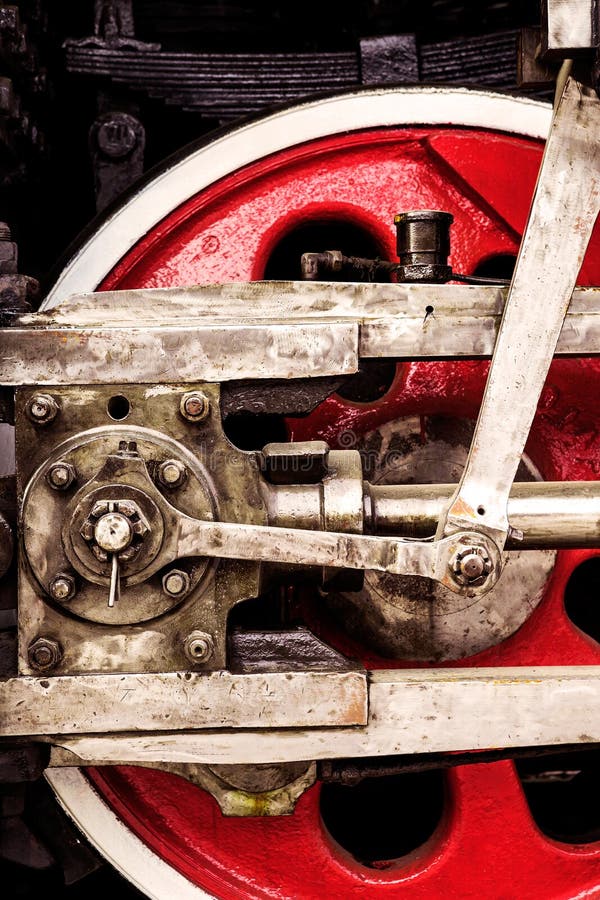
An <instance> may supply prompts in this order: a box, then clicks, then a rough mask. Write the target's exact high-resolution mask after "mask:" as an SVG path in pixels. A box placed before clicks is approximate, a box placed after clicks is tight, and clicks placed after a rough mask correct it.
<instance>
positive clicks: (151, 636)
mask: <svg viewBox="0 0 600 900" xmlns="http://www.w3.org/2000/svg"><path fill="white" fill-rule="evenodd" d="M196 390H197V391H200V392H201V393H204V394H205V395H206V396H207V397H208V398H209V399H210V413H209V415H208V417H207V419H206V420H205V422H204V423H203V426H202V436H203V437H202V439H203V441H205V444H204V449H203V450H202V451H201V452H199V448H198V443H197V439H198V426H197V425H196V424H195V423H190V422H188V421H187V420H186V419H184V418H183V417H182V416H181V414H180V410H179V404H180V399H181V395H182V387H181V385H173V386H171V387H168V388H167V387H164V386H163V387H161V388H160V390H157V389H156V388H155V387H147V388H146V387H143V386H139V385H132V384H127V385H123V386H121V387H120V388H119V391H120V394H122V395H123V396H125V397H126V398H128V400H129V402H130V404H131V410H130V413H129V415H128V418H127V425H120V424H115V422H114V421H113V420H112V419H111V417H110V414H109V413H108V411H107V407H108V400H109V399H110V398H111V396H113V395H114V392H115V388H86V389H85V390H77V389H76V390H73V389H64V390H62V389H57V390H56V392H55V395H56V397H57V399H58V400H59V402H60V406H61V416H60V418H59V419H58V420H57V425H56V427H53V428H51V429H37V428H36V427H35V426H34V425H33V423H31V422H30V421H29V419H28V418H27V416H26V414H25V408H26V406H27V403H28V402H29V399H30V397H31V395H32V393H33V392H32V391H31V390H29V391H28V390H25V391H23V392H21V391H19V392H18V399H17V407H18V413H17V418H18V436H17V444H18V448H17V457H18V462H17V467H18V478H19V493H20V496H21V497H23V516H24V521H26V522H27V527H26V529H25V532H26V536H25V553H26V559H27V561H28V562H26V560H25V559H24V560H23V565H22V569H21V574H20V579H19V592H20V602H19V610H20V613H19V615H20V624H19V629H20V634H21V647H27V646H28V644H29V643H31V641H32V640H34V639H35V637H37V635H38V634H39V633H43V634H52V635H56V634H58V635H60V638H61V643H62V644H63V648H64V656H63V659H62V660H61V662H60V664H59V665H58V667H57V672H59V673H60V674H66V673H73V672H84V671H88V672H89V671H125V672H127V671H129V672H135V671H173V670H177V669H184V668H187V667H188V666H189V661H188V659H187V657H186V655H185V652H184V646H183V636H184V635H187V634H189V633H190V632H192V631H193V630H195V629H199V628H200V629H201V630H202V631H205V632H207V633H208V634H210V635H211V638H212V641H213V644H214V652H213V653H212V655H211V657H210V660H209V661H207V662H206V663H205V666H206V667H207V668H209V669H219V668H223V667H224V666H225V664H226V623H227V617H228V614H229V611H230V609H231V607H232V606H233V605H234V604H235V603H237V602H239V601H241V600H243V599H246V598H249V597H254V596H257V595H258V593H259V590H260V565H259V564H257V563H254V562H235V561H232V562H231V563H229V562H225V561H222V562H220V563H219V565H218V566H216V564H215V562H214V561H213V560H209V559H207V558H206V557H202V556H200V557H199V556H196V555H193V554H192V555H186V557H185V559H181V560H179V559H178V558H177V554H175V555H173V554H171V553H170V551H169V542H171V543H172V540H173V536H174V534H175V532H176V520H177V515H178V514H182V515H183V516H184V518H185V517H189V516H195V515H201V516H202V517H205V518H207V519H209V520H210V519H211V518H212V517H213V516H215V515H216V514H217V511H218V512H219V514H220V515H223V516H224V517H226V518H229V519H230V520H237V519H239V518H240V515H242V516H243V517H244V518H245V519H246V521H247V522H249V523H252V522H254V523H257V524H259V523H265V524H266V522H267V514H266V509H265V506H264V501H263V499H262V496H261V493H260V490H259V481H260V480H261V479H260V473H259V470H258V465H257V463H256V460H255V456H254V454H247V453H243V452H241V451H238V450H236V449H235V448H234V447H232V445H231V444H230V443H229V442H228V441H227V439H226V438H225V437H224V435H223V432H222V426H221V419H220V416H219V408H218V387H217V386H215V385H206V386H205V385H202V386H198V387H197V388H196ZM149 422H150V423H156V425H158V426H159V427H160V429H161V431H160V432H159V431H153V430H151V429H148V428H147V427H144V426H146V425H147V423H149ZM82 428H84V429H85V428H87V430H84V431H82ZM167 434H169V435H171V436H170V437H167ZM134 443H135V444H136V449H135V450H134V449H131V445H132V444H134ZM121 446H124V449H120V447H121ZM168 460H178V461H179V462H181V463H182V464H183V465H184V466H185V469H186V471H187V477H186V478H185V480H184V482H183V484H182V485H181V486H180V487H179V488H178V489H177V490H176V491H169V492H168V498H166V497H165V496H164V494H163V493H162V492H161V491H159V490H158V488H157V486H156V484H155V483H154V480H153V478H152V477H151V472H152V474H154V473H155V472H156V469H157V467H158V466H160V464H161V463H164V462H166V461H168ZM59 461H60V462H67V463H69V464H70V465H73V466H74V467H75V468H76V469H77V472H78V490H77V491H76V492H66V493H65V492H62V491H56V490H52V489H51V488H50V487H49V485H48V483H47V481H46V477H45V476H46V472H47V471H48V469H49V468H50V467H51V466H52V465H54V464H55V463H57V462H59ZM207 465H210V466H211V469H210V471H209V469H208V468H207ZM164 493H165V494H166V493H167V492H166V491H165V492H164ZM110 503H114V504H115V509H113V510H109V509H108V508H106V509H105V508H104V506H103V505H102V504H110ZM96 504H100V507H99V508H98V509H97V511H98V512H99V515H98V516H96V517H95V519H94V520H93V521H89V522H88V521H87V520H88V519H90V516H91V512H92V510H93V509H94V507H95V506H96ZM117 504H118V505H119V508H118V509H117V508H116V505H117ZM123 504H125V506H124V507H123ZM133 504H136V505H137V509H138V513H137V516H134V518H137V521H133V519H131V522H130V525H131V528H132V531H133V532H134V541H138V538H139V535H136V534H135V529H136V528H137V527H138V525H139V524H140V522H141V516H143V518H144V519H145V520H146V522H147V523H148V526H149V531H148V532H147V533H146V534H145V535H144V537H143V540H139V542H138V547H139V549H138V550H137V552H136V553H135V554H134V555H133V556H132V557H131V558H127V557H128V556H129V554H130V550H131V547H132V546H133V542H132V544H130V545H129V547H125V549H124V550H122V551H120V553H121V555H124V556H125V558H123V559H120V560H119V569H120V570H121V571H120V572H119V575H120V578H119V581H120V586H121V592H120V593H121V598H120V600H119V602H116V603H115V604H114V606H113V607H111V608H108V607H107V596H108V593H109V586H110V583H111V575H112V566H111V563H112V554H111V551H110V550H108V551H107V550H102V548H101V547H100V546H99V545H98V546H97V553H98V554H99V555H101V553H100V551H102V553H105V554H106V556H107V557H111V559H109V558H107V559H106V560H104V559H99V558H98V556H97V555H96V554H94V553H93V552H92V547H91V544H90V543H88V542H87V540H86V538H90V537H91V539H92V541H93V542H94V543H97V542H95V541H94V536H95V532H96V525H97V524H98V522H99V521H100V519H101V518H102V516H103V515H106V514H108V513H119V514H123V509H125V513H127V514H129V513H131V514H132V515H133V514H134V513H135V506H133ZM122 507H123V508H122ZM140 512H141V516H140ZM49 521H52V522H55V523H56V525H57V527H58V529H59V532H60V540H58V541H57V540H56V539H55V532H53V531H51V530H49V529H48V522H49ZM86 522H87V525H86ZM84 526H85V527H84ZM82 528H83V529H84V535H82V534H81V530H82ZM88 531H89V532H90V533H89V534H88ZM163 540H164V542H165V543H164V547H162V543H163ZM165 553H166V555H164V554H165ZM161 554H163V555H161ZM176 559H177V563H176V568H177V569H179V570H180V571H181V572H183V573H184V574H185V578H186V579H189V590H185V591H183V592H181V593H178V594H177V595H171V594H169V593H167V592H165V591H164V590H163V583H162V581H163V575H165V574H166V571H167V569H169V570H170V569H172V568H173V564H174V562H175V560H176ZM71 571H73V572H74V574H75V576H76V577H77V581H78V591H77V594H76V596H74V597H73V598H72V599H71V600H70V601H69V603H68V615H66V612H67V610H66V606H67V604H64V606H65V610H64V612H63V611H62V610H61V608H60V606H59V604H58V603H54V604H53V603H48V602H47V600H46V601H45V600H44V594H45V591H47V583H48V577H49V576H48V573H51V574H52V575H53V574H54V573H57V572H71ZM61 605H62V604H61ZM164 612H169V615H168V616H164V615H162V614H163V613H164ZM149 620H152V626H151V627H150V628H148V627H147V626H144V624H143V623H144V622H147V621H149ZM91 623H93V626H92V627H93V631H92V632H90V624H91ZM91 635H92V637H90V636H91ZM20 666H21V670H22V671H23V672H29V671H32V670H31V668H30V666H29V662H28V659H27V656H26V655H24V654H23V653H22V654H21V659H20Z"/></svg>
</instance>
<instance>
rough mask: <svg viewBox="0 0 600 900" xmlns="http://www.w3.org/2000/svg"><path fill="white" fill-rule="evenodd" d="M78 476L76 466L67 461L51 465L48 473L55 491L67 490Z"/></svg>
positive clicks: (48, 480)
mask: <svg viewBox="0 0 600 900" xmlns="http://www.w3.org/2000/svg"><path fill="white" fill-rule="evenodd" d="M76 477H77V472H76V471H75V468H74V467H73V466H72V465H71V464H70V463H66V462H58V463H55V464H54V465H53V466H50V468H49V469H48V471H47V473H46V480H47V482H48V484H49V485H50V487H51V488H52V489H53V490H55V491H66V490H67V488H70V487H71V485H72V484H73V482H74V481H75V479H76Z"/></svg>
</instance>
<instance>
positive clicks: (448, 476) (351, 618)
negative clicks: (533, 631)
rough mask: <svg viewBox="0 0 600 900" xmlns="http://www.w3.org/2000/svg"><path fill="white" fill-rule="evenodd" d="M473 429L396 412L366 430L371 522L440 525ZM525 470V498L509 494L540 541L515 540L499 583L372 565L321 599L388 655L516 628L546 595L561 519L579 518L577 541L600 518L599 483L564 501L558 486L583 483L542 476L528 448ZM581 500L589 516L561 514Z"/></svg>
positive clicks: (426, 530)
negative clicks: (477, 584)
mask: <svg viewBox="0 0 600 900" xmlns="http://www.w3.org/2000/svg"><path fill="white" fill-rule="evenodd" d="M472 436H473V423H472V422H471V421H468V420H464V419H458V418H447V417H438V416H418V417H406V418H401V419H396V420H394V421H392V422H389V423H386V424H385V425H382V426H380V427H379V428H377V429H375V430H373V431H368V432H366V433H365V434H364V435H362V436H360V435H358V436H357V440H356V443H355V449H356V450H357V451H358V452H359V454H360V458H361V462H362V466H363V471H364V473H365V478H368V479H369V480H368V482H365V498H364V499H365V529H366V530H367V531H368V532H370V533H372V534H392V535H401V536H403V537H408V538H410V537H412V538H415V537H416V538H419V539H421V540H423V539H427V538H430V537H431V536H432V535H434V534H435V530H436V527H437V521H438V517H439V514H440V512H441V505H442V503H443V500H442V499H436V498H437V497H438V494H442V495H443V497H444V498H449V497H450V495H451V494H452V492H453V490H454V488H453V487H451V486H450V484H448V482H458V480H459V479H460V476H461V474H462V471H463V469H464V465H465V461H466V459H467V455H468V448H469V445H470V443H471V440H472ZM518 478H519V479H521V480H522V481H523V484H519V485H514V486H513V487H514V489H518V490H520V491H523V492H524V493H523V494H522V495H521V496H522V497H523V499H522V500H520V501H516V506H514V507H513V506H512V503H511V509H515V511H517V510H518V512H519V519H518V521H519V523H520V524H521V525H522V526H523V527H524V529H525V532H526V533H525V537H524V540H523V545H525V546H527V547H530V546H533V547H534V548H536V550H535V551H533V550H527V552H525V551H522V545H521V546H519V545H517V543H516V542H512V543H511V548H512V549H511V550H510V552H508V553H505V555H504V556H505V564H504V568H503V572H502V576H501V577H500V579H499V580H498V582H497V584H496V585H495V586H494V588H493V590H491V591H490V592H489V593H487V594H485V595H483V596H479V597H477V598H472V599H465V598H464V597H462V596H460V595H459V594H455V593H453V592H452V591H450V590H448V589H447V588H445V587H443V586H442V585H440V584H437V583H435V582H433V581H428V580H427V579H423V578H413V577H411V576H394V577H390V576H389V575H387V574H385V573H378V572H373V571H368V572H367V573H366V574H365V583H364V588H363V589H362V590H361V591H359V592H358V593H356V592H350V591H347V590H343V589H339V588H338V589H335V590H332V591H329V592H328V593H327V594H326V595H324V597H323V602H324V603H325V604H326V606H327V608H328V610H329V611H330V612H331V613H332V615H333V617H334V618H335V620H336V622H337V623H339V627H341V628H342V629H343V631H344V632H345V633H349V634H350V635H351V637H352V638H353V639H354V640H355V641H358V642H359V643H360V645H361V646H367V647H369V648H371V649H372V650H375V651H376V652H378V653H379V654H381V655H382V656H384V657H387V658H389V659H413V660H419V661H428V662H437V663H439V662H440V661H442V660H451V659H462V658H464V657H466V656H471V655H473V654H474V653H479V652H481V651H482V650H485V649H486V648H489V647H493V646H495V645H497V644H500V643H501V642H502V641H504V640H506V638H508V637H509V636H510V635H511V634H514V632H516V631H517V630H518V629H519V628H520V627H521V626H522V625H523V623H524V622H525V621H526V620H527V618H528V617H529V616H530V615H531V613H532V612H533V611H534V610H535V608H536V607H537V605H538V604H539V603H540V601H541V600H542V597H543V596H544V593H545V589H546V585H547V583H548V580H549V578H550V575H551V574H552V571H553V568H554V563H555V557H556V554H555V553H554V552H552V550H541V549H539V548H540V547H544V546H545V545H546V543H548V544H550V543H551V542H552V541H555V542H557V543H558V542H559V541H560V537H559V534H560V533H561V532H562V523H563V521H564V523H565V525H567V527H568V528H573V531H572V535H573V538H574V540H575V541H578V540H580V539H581V538H582V537H583V533H584V531H585V530H586V529H587V536H588V538H589V539H592V540H596V539H597V537H596V529H595V526H594V525H593V524H592V523H593V522H595V521H597V514H596V502H595V501H594V500H592V499H591V494H594V495H595V494H596V487H595V485H588V488H587V491H586V492H584V491H581V492H580V493H579V492H578V493H577V496H573V497H572V498H571V499H572V502H570V503H569V502H568V501H565V503H564V505H563V501H562V500H558V497H559V496H560V490H561V489H566V490H568V489H569V488H574V489H576V490H578V488H577V485H575V484H571V485H564V484H552V485H548V484H546V483H544V482H541V481H539V479H540V478H541V476H540V473H539V472H538V471H537V469H536V468H535V467H534V466H533V465H532V463H531V461H530V460H528V459H527V457H524V459H523V461H522V464H521V466H520V468H519V472H518ZM532 479H538V480H537V481H536V480H533V481H532ZM438 482H446V485H445V486H444V487H442V486H441V485H440V484H438ZM590 491H591V494H590ZM525 492H526V493H525ZM546 492H547V495H548V497H554V498H556V499H557V504H556V506H555V507H554V512H553V513H552V514H551V515H548V516H547V517H546V516H544V514H543V512H542V510H543V508H544V506H545V503H546V501H545V500H544V499H543V498H544V497H545V496H546ZM536 495H537V496H536ZM580 496H581V497H582V500H581V502H580V500H579V499H578V498H579V497H580ZM526 497H527V499H525V498H526ZM584 497H585V499H583V498H584ZM598 500H599V501H600V497H599V498H598ZM519 504H520V505H519ZM579 509H581V519H579V520H578V521H575V519H568V518H565V519H564V520H563V518H562V514H561V512H563V511H564V513H565V515H567V512H568V510H570V511H571V513H574V514H575V516H576V518H577V512H578V511H579ZM527 510H530V511H531V512H532V515H531V517H529V516H528V515H527V514H526V512H527ZM557 513H558V514H557ZM598 513H599V514H600V506H598ZM524 514H526V515H524ZM543 522H545V526H546V527H545V533H544V525H543ZM586 523H587V524H586ZM564 537H566V535H564ZM537 538H542V540H541V541H537V540H536V539H537ZM531 539H533V543H531Z"/></svg>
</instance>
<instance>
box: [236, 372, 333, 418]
mask: <svg viewBox="0 0 600 900" xmlns="http://www.w3.org/2000/svg"><path fill="white" fill-rule="evenodd" d="M343 383H344V379H343V378H328V377H327V376H324V377H320V378H310V379H302V380H298V379H293V378H292V379H288V380H287V381H273V380H267V379H265V380H262V381H260V382H259V383H258V384H256V382H254V383H253V382H246V381H242V382H236V381H229V382H227V381H226V382H224V383H223V384H222V385H221V415H222V416H223V418H224V419H226V418H227V417H228V416H231V415H234V414H236V413H241V412H250V413H258V414H260V413H263V414H264V413H266V414H270V415H273V414H285V415H289V416H299V415H304V414H305V413H309V412H312V410H313V409H315V407H316V406H318V405H319V403H322V402H323V400H325V399H326V398H327V397H329V395H330V394H333V393H334V392H335V391H337V389H338V388H339V387H340V386H341V385H342V384H343Z"/></svg>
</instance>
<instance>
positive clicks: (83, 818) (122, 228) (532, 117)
mask: <svg viewBox="0 0 600 900" xmlns="http://www.w3.org/2000/svg"><path fill="white" fill-rule="evenodd" d="M551 112H552V111H551V107H550V105H549V104H546V103H540V102H539V101H536V100H531V99H529V98H523V97H511V96H508V95H502V94H494V93H491V92H488V91H481V90H471V89H468V88H445V87H440V88H434V87H426V88H424V87H410V88H390V89H380V90H367V91H360V92H357V93H354V94H346V95H343V96H337V97H329V98H325V99H322V100H314V101H311V102H307V103H303V104H300V105H298V106H294V107H290V108H289V109H285V110H282V111H279V112H274V113H272V114H271V115H269V116H267V117H265V118H264V119H260V120H258V121H256V122H251V123H250V124H247V125H242V126H240V127H239V128H237V129H235V130H233V131H231V132H229V133H227V134H226V135H224V136H222V137H219V138H217V139H216V140H215V141H214V142H213V143H210V144H207V145H206V146H202V147H200V148H199V149H198V150H195V151H193V152H192V153H190V155H189V156H187V157H186V158H185V159H183V160H181V161H178V162H176V163H175V164H174V165H173V166H171V167H170V168H168V169H166V170H165V171H164V172H163V173H161V174H160V175H158V176H157V178H155V179H154V180H153V181H151V182H149V183H147V184H145V185H144V186H143V187H141V189H140V190H139V192H138V193H137V194H135V195H134V196H133V197H132V198H131V199H130V200H129V201H128V202H127V203H126V204H125V205H124V206H123V207H122V208H120V209H118V210H117V211H116V212H115V213H113V214H112V215H111V216H110V217H109V218H108V219H106V220H105V221H104V222H103V223H102V225H100V227H99V228H98V230H97V231H96V232H95V233H94V235H93V236H92V237H91V238H90V239H89V240H88V241H87V242H86V243H85V244H83V246H82V247H81V248H80V249H79V250H78V251H77V253H76V254H75V255H74V256H73V257H72V259H71V260H70V261H69V263H68V264H67V265H66V267H65V269H64V270H63V272H62V274H61V275H60V277H59V279H58V281H57V282H56V284H55V285H54V287H53V289H52V290H51V291H50V293H49V294H48V296H47V298H46V299H45V301H44V303H43V304H42V309H50V308H51V307H53V306H56V305H57V304H58V303H60V302H62V301H63V300H66V299H67V298H68V297H69V296H71V295H72V294H76V293H83V292H86V291H93V290H95V289H96V288H97V286H98V284H99V283H100V282H101V281H102V279H103V278H104V277H105V276H106V275H108V273H109V272H111V271H112V269H113V268H114V267H115V266H116V264H117V263H118V262H119V261H120V260H121V259H122V258H123V257H124V256H125V254H126V253H127V252H128V250H130V249H131V247H133V246H134V245H135V244H136V243H137V242H138V241H139V240H140V239H141V238H143V237H144V235H145V234H147V232H148V231H150V230H151V229H152V228H153V227H154V226H155V225H156V224H157V223H158V222H160V221H161V220H162V219H164V218H165V217H166V216H167V215H169V213H171V212H172V211H173V210H174V209H175V208H176V207H177V206H179V205H181V204H182V203H184V202H185V201H186V200H189V199H190V198H191V197H193V196H195V195H196V194H197V193H199V192H200V191H202V190H204V189H205V188H207V187H208V186H209V185H211V184H214V183H215V182H216V181H218V180H219V179H221V178H224V177H225V176H227V175H230V174H231V173H232V172H235V171H237V170H238V169H240V168H242V167H243V166H246V165H249V164H251V163H254V162H257V161H258V160H260V159H262V158H263V157H265V156H268V155H270V154H272V153H276V152H278V151H281V150H285V149H289V148H290V147H293V146H295V145H297V144H302V143H305V142H307V141H312V140H316V139H318V138H324V137H330V136H333V135H335V134H340V133H343V132H349V131H363V130H365V129H368V128H381V127H386V126H387V127H395V126H402V125H423V126H429V125H440V126H443V125H459V126H461V127H463V126H464V127H472V128H483V129H486V130H493V131H499V132H504V133H512V134H516V135H519V136H522V137H528V138H537V139H545V138H546V136H547V134H548V131H549V128H550V121H551ZM46 778H47V780H48V782H49V783H50V785H51V787H52V789H53V790H54V792H55V794H56V796H57V797H58V800H59V801H60V803H61V805H62V806H63V808H64V809H65V811H66V812H67V813H68V815H69V816H70V817H71V818H72V819H73V821H74V822H75V823H76V824H77V825H78V827H79V828H80V829H81V831H82V832H83V833H84V834H85V835H86V837H87V838H88V840H89V841H90V842H91V843H92V844H93V845H94V846H95V847H96V849H97V850H98V851H99V852H100V853H101V854H102V856H104V857H105V858H106V859H107V861H108V862H109V863H110V864H111V865H112V866H114V867H115V868H116V869H117V870H118V871H119V872H121V874H122V875H124V876H125V877H126V878H127V879H129V881H131V882H132V883H133V884H134V885H135V886H136V887H137V888H138V889H139V890H141V891H143V892H144V893H145V894H146V896H148V897H150V898H153V900H171V898H175V897H176V898H177V900H200V898H211V897H213V895H211V894H207V893H206V892H205V891H204V890H202V889H201V888H199V887H197V886H196V885H193V884H192V883H191V882H190V881H188V880H187V879H186V878H184V877H183V876H182V875H180V874H179V873H178V872H177V871H176V870H175V869H173V868H172V867H171V866H169V865H168V864H167V863H165V862H164V861H163V860H162V859H161V858H160V857H159V856H158V855H157V854H155V853H154V852H153V851H151V850H150V849H149V848H148V847H147V846H146V844H144V843H143V841H141V840H140V839H139V838H138V837H136V836H135V835H134V834H133V832H132V831H131V830H130V829H129V828H127V826H126V825H124V823H123V822H122V821H121V820H120V819H119V818H118V817H117V816H116V815H115V813H114V812H113V811H112V810H111V809H110V807H109V806H108V805H107V803H106V802H105V801H104V800H103V799H102V797H100V795H99V794H98V793H97V792H96V791H95V789H94V788H93V787H92V785H91V784H90V782H89V781H88V780H87V778H86V777H85V775H84V774H83V773H82V771H81V770H80V769H77V768H63V769H61V768H58V769H50V770H48V771H47V773H46Z"/></svg>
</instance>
